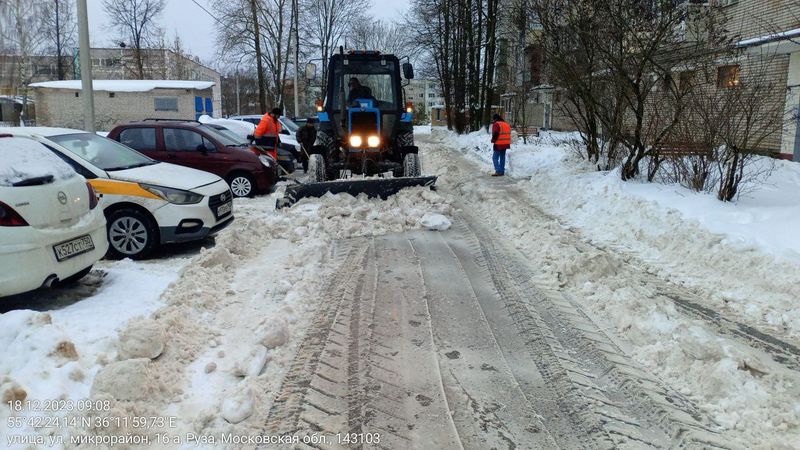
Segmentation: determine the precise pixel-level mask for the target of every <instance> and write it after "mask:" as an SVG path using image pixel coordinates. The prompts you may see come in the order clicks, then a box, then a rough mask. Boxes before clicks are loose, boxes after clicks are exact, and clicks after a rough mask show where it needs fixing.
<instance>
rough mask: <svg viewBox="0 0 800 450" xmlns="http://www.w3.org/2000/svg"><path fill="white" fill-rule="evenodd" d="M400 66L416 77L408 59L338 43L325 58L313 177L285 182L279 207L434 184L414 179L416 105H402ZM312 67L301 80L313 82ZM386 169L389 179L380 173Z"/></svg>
mask: <svg viewBox="0 0 800 450" xmlns="http://www.w3.org/2000/svg"><path fill="white" fill-rule="evenodd" d="M401 69H402V72H403V77H404V78H405V79H406V80H411V79H413V78H414V68H413V67H412V66H411V63H410V62H405V63H403V64H402V65H401V64H400V60H399V59H398V58H397V56H394V55H384V54H381V53H380V52H376V51H350V52H349V53H347V54H345V53H344V51H343V49H342V48H341V47H340V48H339V54H336V55H333V56H332V57H331V59H330V61H329V64H328V83H327V86H328V89H327V95H326V97H325V103H324V104H323V103H321V102H318V103H317V113H318V117H319V130H318V132H317V140H316V142H315V144H314V147H313V148H312V149H311V152H310V153H311V154H310V155H309V170H310V171H311V173H312V175H313V177H314V182H313V183H303V184H295V185H291V186H288V187H287V188H286V193H285V196H284V198H281V199H278V202H277V207H278V208H281V207H284V206H290V205H292V204H294V203H295V202H297V201H298V200H300V199H301V198H304V197H320V196H322V195H324V194H325V193H326V192H331V193H334V194H338V193H348V194H351V195H354V196H357V195H358V194H362V193H364V194H367V195H368V196H370V197H381V198H383V199H385V198H386V197H388V196H390V195H394V194H396V193H397V192H398V191H400V190H401V189H403V188H406V187H409V186H430V187H431V188H433V186H434V184H435V183H436V177H435V176H420V165H419V157H418V148H417V147H416V146H415V145H414V127H413V125H412V120H413V118H414V108H413V105H412V103H411V102H408V103H405V102H404V96H405V93H404V90H403V86H404V85H406V84H408V82H407V81H406V82H405V84H403V82H401V78H400V71H401ZM315 72H316V69H315V67H314V66H313V65H312V64H309V65H308V67H307V70H306V76H307V78H309V79H313V78H314V73H315ZM389 173H391V174H392V176H391V177H388V176H384V175H388V174H389ZM353 175H363V176H365V177H373V178H363V177H353ZM374 176H378V177H374Z"/></svg>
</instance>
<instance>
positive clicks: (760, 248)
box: [433, 129, 800, 338]
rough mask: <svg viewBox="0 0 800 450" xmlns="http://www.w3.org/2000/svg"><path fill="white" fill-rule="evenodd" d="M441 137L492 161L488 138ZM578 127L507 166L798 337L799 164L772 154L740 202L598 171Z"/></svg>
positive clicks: (625, 241)
mask: <svg viewBox="0 0 800 450" xmlns="http://www.w3.org/2000/svg"><path fill="white" fill-rule="evenodd" d="M433 136H434V137H435V138H436V139H439V140H440V141H446V142H447V143H448V144H449V145H452V146H453V147H455V148H457V149H459V150H460V151H461V152H462V153H463V154H464V155H466V156H467V157H469V158H470V159H472V160H474V161H480V162H482V163H484V164H485V167H486V171H487V173H488V172H489V170H490V168H491V144H489V136H488V135H486V134H485V133H482V132H477V133H472V134H469V135H463V136H458V135H455V134H452V133H449V132H447V131H446V130H442V129H434V135H433ZM577 138H578V136H577V135H575V134H574V133H547V132H543V134H542V136H541V137H540V138H533V139H532V140H531V142H530V143H529V144H528V145H523V144H521V143H519V142H515V144H514V145H513V146H512V149H511V150H510V152H509V154H508V163H507V167H508V173H510V175H511V176H513V177H516V178H523V179H528V178H529V181H526V182H525V185H524V189H525V190H527V191H528V192H529V193H530V195H531V196H533V197H535V201H536V204H538V205H539V206H542V207H544V208H545V209H547V211H548V212H550V213H552V214H555V215H556V216H558V217H561V218H562V219H563V221H564V222H565V223H566V224H568V225H570V226H574V227H577V228H579V229H581V231H582V232H583V233H584V234H585V235H586V237H588V238H589V239H591V240H592V241H595V242H597V243H598V244H601V245H602V244H604V245H610V246H614V247H622V248H624V249H625V250H626V251H629V252H631V253H634V254H636V255H637V256H638V257H639V258H641V259H642V260H643V261H644V262H646V263H648V264H649V265H651V266H652V270H655V271H659V272H661V273H662V274H663V275H664V276H665V277H667V278H670V279H674V280H675V281H678V282H680V283H686V284H688V285H692V286H697V287H701V288H705V289H706V290H707V292H708V294H709V295H710V297H711V298H710V300H711V303H712V304H713V305H714V307H715V308H720V310H722V311H728V312H734V313H735V314H736V315H738V316H741V317H742V318H744V319H746V320H747V321H748V322H750V323H753V324H760V325H763V326H765V327H768V328H769V329H774V330H778V331H781V332H783V331H786V332H788V333H790V334H791V335H792V336H793V337H795V338H800V310H798V309H797V308H796V299H797V298H800V271H799V270H798V267H799V266H800V233H797V232H796V230H799V229H800V195H797V193H798V192H800V164H797V163H792V162H787V161H776V162H775V167H774V170H773V172H772V174H771V176H770V177H769V179H767V181H766V183H765V184H763V185H758V186H752V187H751V188H750V189H749V191H748V192H747V193H746V194H743V195H742V196H741V198H739V199H738V200H737V201H736V202H733V203H723V202H720V201H717V200H716V199H715V197H714V196H713V194H705V193H696V192H693V191H691V190H688V189H686V188H683V187H681V186H679V185H664V184H658V183H646V182H639V181H632V182H623V181H621V179H620V177H619V173H618V172H617V171H610V172H603V171H597V170H595V169H594V168H593V167H592V166H591V165H590V164H588V163H586V162H585V161H583V160H580V159H579V158H578V157H577V156H576V154H575V152H574V150H573V148H572V145H573V141H575V140H576V139H577Z"/></svg>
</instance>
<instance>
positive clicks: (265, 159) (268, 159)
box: [258, 155, 275, 167]
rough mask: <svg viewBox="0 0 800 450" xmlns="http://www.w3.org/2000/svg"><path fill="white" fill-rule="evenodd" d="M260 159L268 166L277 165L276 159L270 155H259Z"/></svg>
mask: <svg viewBox="0 0 800 450" xmlns="http://www.w3.org/2000/svg"><path fill="white" fill-rule="evenodd" d="M258 160H259V161H261V164H263V165H265V166H267V167H273V166H274V165H275V160H274V159H272V157H271V156H269V155H258Z"/></svg>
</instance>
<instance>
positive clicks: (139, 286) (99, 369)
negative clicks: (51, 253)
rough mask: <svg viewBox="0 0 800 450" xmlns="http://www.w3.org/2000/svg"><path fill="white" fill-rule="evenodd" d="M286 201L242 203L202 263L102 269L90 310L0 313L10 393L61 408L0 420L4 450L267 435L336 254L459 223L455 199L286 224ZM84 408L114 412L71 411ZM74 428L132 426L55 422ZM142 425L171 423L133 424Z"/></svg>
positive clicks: (291, 216) (329, 200)
mask: <svg viewBox="0 0 800 450" xmlns="http://www.w3.org/2000/svg"><path fill="white" fill-rule="evenodd" d="M276 195H279V194H273V195H270V196H266V197H261V198H256V199H237V201H236V205H235V214H236V219H235V221H234V224H233V225H231V226H230V227H229V228H227V229H225V230H224V231H223V232H222V233H221V234H220V235H219V236H218V237H217V238H216V242H215V245H213V246H211V247H209V248H204V249H201V251H200V253H199V254H198V255H196V256H194V257H192V258H186V257H177V258H165V259H159V260H154V261H146V262H133V261H129V260H125V261H120V262H104V263H102V264H101V265H100V268H99V270H98V271H97V272H96V273H93V274H92V276H90V277H89V279H88V280H86V281H84V282H83V283H82V284H81V285H80V286H79V287H78V288H75V289H76V290H77V292H74V294H75V296H76V297H80V296H81V295H84V296H85V298H84V299H80V300H79V301H76V302H74V303H72V304H71V305H69V306H67V307H64V308H62V309H54V310H50V311H46V312H35V311H30V310H25V309H19V310H12V311H9V312H7V313H5V314H0V346H2V348H3V358H2V360H0V384H2V388H0V393H2V395H4V396H9V397H11V396H16V397H14V398H17V399H22V398H23V397H24V398H25V399H26V400H28V401H34V402H44V401H46V400H56V399H57V400H64V401H65V403H64V404H62V405H61V406H60V407H58V408H56V411H42V410H41V407H38V406H37V408H33V407H32V406H31V407H28V408H24V409H25V410H24V411H19V412H11V411H10V410H9V408H8V407H5V406H4V407H0V420H2V423H0V435H2V436H3V440H2V442H0V448H26V446H25V445H16V444H15V443H14V442H12V441H9V440H8V438H7V436H8V437H11V436H25V437H26V438H27V439H28V441H27V442H48V441H41V439H46V437H50V436H55V439H58V436H64V437H65V439H66V442H67V443H68V442H69V440H68V439H69V438H70V437H74V436H93V437H95V436H106V437H107V438H109V439H110V437H111V436H122V435H126V433H133V435H143V436H149V438H150V439H152V440H151V441H150V442H151V443H156V441H155V439H156V437H155V434H154V433H156V432H163V433H167V434H168V435H169V436H171V437H174V436H178V437H180V443H172V442H171V443H170V445H166V446H165V447H168V448H177V447H180V446H181V445H183V446H185V447H186V448H190V447H195V446H196V445H195V444H196V443H194V442H192V441H191V439H187V436H189V435H191V434H192V433H197V434H198V435H200V434H203V435H209V434H211V433H215V432H219V433H222V432H231V433H240V434H242V433H248V432H252V431H254V430H258V428H259V427H261V426H262V425H263V423H264V422H263V421H264V418H265V414H267V413H268V412H269V407H268V404H269V402H270V401H271V397H270V393H271V392H273V391H274V390H275V389H277V387H278V384H279V383H280V380H281V379H282V374H283V371H284V370H285V364H286V363H287V362H288V361H289V360H290V359H291V357H292V353H293V351H294V347H295V345H296V344H297V341H298V339H299V337H298V336H302V334H303V333H304V332H305V328H304V326H305V322H306V320H307V318H308V316H309V314H310V313H311V312H312V311H313V310H314V308H315V306H316V305H317V304H318V302H320V301H324V300H325V299H321V298H318V297H317V292H318V290H319V289H320V283H319V280H320V279H321V278H323V276H324V274H325V273H327V271H328V270H330V269H331V267H330V266H331V264H330V258H331V256H332V254H333V253H334V249H333V245H334V244H333V243H334V241H335V240H340V239H347V238H350V237H356V236H371V235H380V234H385V233H389V232H399V231H403V230H407V229H413V228H422V227H428V228H431V229H444V228H446V227H447V226H449V221H448V219H447V217H446V215H449V214H450V213H451V207H450V201H449V200H448V199H446V198H444V197H442V196H441V195H439V194H437V193H435V192H432V191H429V190H427V189H425V188H415V189H408V190H405V191H404V192H402V193H401V194H399V195H397V196H394V197H392V198H391V199H389V200H388V201H384V202H382V201H378V200H368V199H366V198H354V197H351V196H347V195H338V196H333V195H329V196H327V197H326V198H323V199H307V200H303V201H301V202H300V203H299V204H298V205H296V206H295V207H293V208H291V209H285V210H280V211H276V210H275V209H274V205H275V199H276ZM67 294H69V290H67ZM42 295H48V293H47V292H46V293H44V294H42ZM75 300H78V298H76V299H75ZM87 399H91V400H95V401H99V402H101V403H100V405H101V407H102V408H105V409H103V410H100V411H97V410H94V411H91V412H86V411H80V412H76V411H74V410H73V411H68V409H70V405H79V404H82V403H81V401H85V400H87ZM4 402H5V399H4ZM103 402H105V403H103ZM29 406H30V405H29ZM30 409H38V411H30ZM76 416H77V417H79V418H84V417H88V418H91V419H92V420H102V419H103V418H104V417H111V418H115V419H120V418H122V419H127V420H129V422H128V423H120V421H119V420H112V421H111V422H101V424H100V426H94V425H93V426H91V427H88V428H87V427H84V426H81V425H80V424H75V423H72V422H70V423H67V424H64V423H63V422H61V423H54V422H53V420H54V419H53V418H54V417H60V418H61V420H66V419H65V418H67V417H76ZM145 416H147V417H159V418H165V419H163V420H165V422H159V423H156V424H155V425H153V426H148V427H144V428H143V427H140V426H137V425H138V424H137V425H134V424H132V423H130V418H132V417H145ZM9 418H11V421H9ZM159 420H162V419H159ZM249 434H252V433H249ZM37 439H39V440H40V441H37ZM17 442H19V441H17ZM54 442H55V444H56V445H54V446H53V448H63V447H66V448H72V447H71V446H70V445H59V444H58V443H59V442H60V441H57V440H56V441H54ZM48 446H49V444H48ZM210 447H214V446H213V445H211V446H210Z"/></svg>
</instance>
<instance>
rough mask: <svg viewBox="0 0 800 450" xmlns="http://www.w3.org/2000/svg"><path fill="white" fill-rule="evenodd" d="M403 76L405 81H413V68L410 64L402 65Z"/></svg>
mask: <svg viewBox="0 0 800 450" xmlns="http://www.w3.org/2000/svg"><path fill="white" fill-rule="evenodd" d="M403 76H404V77H405V79H406V80H413V79H414V66H412V65H411V63H403Z"/></svg>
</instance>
